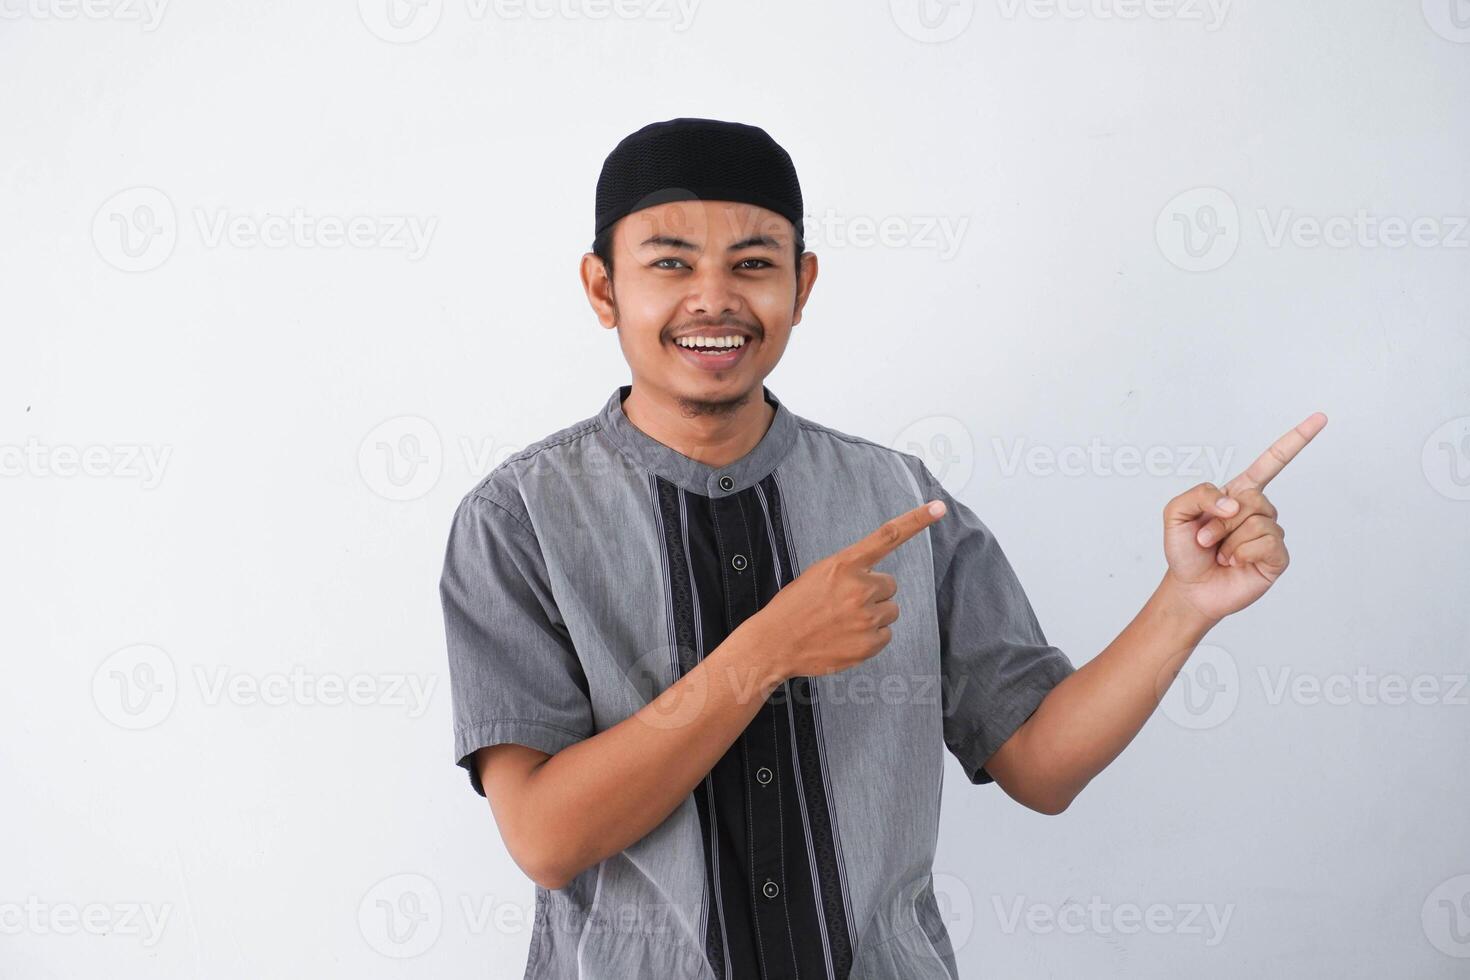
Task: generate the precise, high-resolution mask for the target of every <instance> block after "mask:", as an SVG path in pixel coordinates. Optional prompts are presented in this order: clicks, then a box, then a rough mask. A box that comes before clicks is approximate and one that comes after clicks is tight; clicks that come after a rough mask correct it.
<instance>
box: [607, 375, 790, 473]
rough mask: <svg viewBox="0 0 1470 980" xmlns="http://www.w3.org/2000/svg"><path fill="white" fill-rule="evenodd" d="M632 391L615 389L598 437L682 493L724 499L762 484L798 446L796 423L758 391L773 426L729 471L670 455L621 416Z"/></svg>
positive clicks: (773, 398) (768, 392)
mask: <svg viewBox="0 0 1470 980" xmlns="http://www.w3.org/2000/svg"><path fill="white" fill-rule="evenodd" d="M632 390H633V386H632V385H619V386H618V388H617V390H615V391H614V392H613V393H612V397H610V398H609V399H608V400H607V404H606V405H605V406H603V409H602V411H601V412H600V413H599V418H600V419H601V421H602V431H603V432H605V433H606V434H607V436H608V438H609V439H611V440H612V442H613V443H614V444H615V445H616V446H617V448H618V449H619V450H621V451H622V453H623V454H624V455H626V456H627V457H628V458H629V459H631V460H632V461H633V462H634V463H636V464H637V465H639V466H641V467H642V468H643V469H645V470H648V471H650V472H652V473H655V474H657V475H658V476H661V477H663V478H664V479H665V480H668V481H670V482H671V483H675V484H677V485H679V486H681V487H683V488H684V489H685V490H689V491H691V492H693V493H698V494H703V495H705V496H707V497H728V496H730V495H731V494H735V493H739V492H740V491H742V490H744V489H746V488H747V487H750V486H753V485H754V484H756V483H759V482H760V481H761V480H763V479H765V478H766V476H768V475H769V474H770V472H771V471H772V470H774V469H775V468H776V467H777V466H778V465H780V463H781V461H782V460H783V459H785V458H786V454H787V453H788V452H790V451H791V447H792V446H793V445H794V444H795V442H796V431H797V424H796V417H795V416H794V415H792V414H791V411H790V410H789V409H788V408H787V407H786V406H785V405H784V404H782V403H781V400H780V399H778V398H777V397H776V396H775V395H774V394H772V393H771V389H769V388H767V387H766V386H765V385H761V394H762V395H763V396H764V397H765V400H766V401H767V402H769V403H770V404H771V405H772V406H774V407H775V409H776V415H775V417H774V418H773V419H772V420H771V426H770V428H768V429H767V430H766V433H765V435H763V436H762V437H761V441H760V442H758V443H756V444H755V447H754V448H753V449H751V450H750V452H748V453H746V454H745V455H744V456H742V457H740V458H739V459H737V460H735V461H734V462H732V463H730V464H729V465H728V466H721V467H714V466H708V465H706V464H704V463H701V462H700V461H699V460H696V459H691V458H690V457H688V456H685V455H684V454H683V453H680V452H678V451H676V450H674V449H670V448H669V447H668V446H665V445H664V444H663V443H661V442H659V441H658V440H657V439H655V438H653V437H652V436H650V435H649V434H648V433H646V432H644V431H643V430H642V429H640V428H638V427H637V426H636V425H634V424H633V423H632V422H631V421H629V419H628V416H627V415H625V414H623V399H624V398H626V397H628V393H629V392H631V391H632Z"/></svg>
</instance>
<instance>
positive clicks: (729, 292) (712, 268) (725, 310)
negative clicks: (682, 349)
mask: <svg viewBox="0 0 1470 980" xmlns="http://www.w3.org/2000/svg"><path fill="white" fill-rule="evenodd" d="M743 306H744V302H743V300H742V299H741V297H740V290H739V284H738V283H737V282H736V280H735V275H734V273H732V272H731V271H730V270H729V269H726V268H724V267H723V266H722V265H721V264H720V263H718V262H711V261H708V260H706V261H703V262H700V263H699V264H698V267H697V268H696V269H695V270H694V275H693V276H691V277H690V279H689V294H688V295H687V296H686V297H685V299H684V308H685V310H686V311H687V312H688V313H689V314H690V315H691V316H725V315H727V314H729V315H735V314H739V313H740V311H741V309H742V308H743Z"/></svg>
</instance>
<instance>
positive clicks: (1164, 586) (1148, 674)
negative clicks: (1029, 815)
mask: <svg viewBox="0 0 1470 980" xmlns="http://www.w3.org/2000/svg"><path fill="white" fill-rule="evenodd" d="M1213 625H1214V622H1213V621H1211V620H1208V619H1206V618H1205V617H1203V616H1201V615H1200V614H1199V613H1198V612H1197V611H1196V610H1195V609H1194V608H1193V607H1192V606H1190V605H1189V604H1188V603H1187V602H1184V601H1183V600H1182V599H1181V598H1180V597H1179V596H1178V595H1177V593H1176V592H1175V590H1174V588H1173V586H1172V584H1171V580H1170V578H1169V576H1168V575H1167V574H1166V575H1165V576H1164V579H1163V580H1162V581H1161V582H1160V584H1159V586H1158V587H1157V588H1156V589H1155V590H1154V592H1153V594H1152V595H1151V596H1150V597H1149V599H1148V601H1147V602H1146V603H1144V606H1143V608H1142V609H1141V610H1139V612H1138V615H1136V616H1134V617H1133V620H1132V622H1130V623H1129V624H1128V625H1127V626H1126V627H1125V628H1124V629H1123V631H1122V632H1121V633H1119V634H1118V637H1117V638H1116V639H1115V640H1113V642H1112V643H1110V644H1108V646H1107V648H1106V649H1104V650H1103V651H1102V652H1101V653H1100V654H1098V655H1097V656H1096V657H1095V658H1093V659H1092V660H1090V661H1088V662H1087V663H1086V664H1084V665H1083V666H1082V667H1080V668H1079V669H1078V670H1076V671H1075V672H1074V673H1072V674H1071V675H1069V676H1068V677H1067V678H1066V679H1065V680H1063V681H1062V682H1061V683H1060V684H1058V685H1057V686H1056V687H1055V688H1053V689H1052V690H1051V692H1050V693H1048V694H1047V696H1046V697H1045V698H1044V699H1043V700H1042V702H1041V704H1040V706H1039V707H1038V708H1037V709H1036V711H1035V712H1034V713H1033V714H1032V715H1031V717H1030V718H1029V719H1028V720H1027V721H1026V723H1025V724H1024V725H1022V726H1021V728H1020V729H1018V730H1017V732H1016V734H1015V736H1013V740H1014V741H1015V743H1016V745H1015V747H1014V751H1010V752H1006V749H1009V748H1011V746H1010V743H1009V742H1008V743H1007V746H1006V747H1005V748H1003V749H1002V752H1006V755H1007V758H1006V759H1005V760H1002V761H1001V765H999V767H998V768H999V769H1000V770H1001V771H999V772H997V771H996V769H994V768H993V769H992V770H991V773H992V775H994V776H995V778H996V781H997V782H999V783H1001V786H1002V788H1003V789H1004V790H1005V791H1006V792H1007V793H1008V794H1009V795H1011V796H1012V797H1014V798H1016V799H1018V800H1020V801H1022V802H1024V803H1026V804H1027V805H1029V806H1034V808H1036V809H1039V810H1042V811H1043V812H1048V813H1059V812H1061V810H1063V809H1065V808H1066V807H1067V805H1068V804H1070V803H1071V801H1072V800H1073V799H1074V798H1075V797H1076V796H1077V794H1078V793H1080V792H1081V791H1082V789H1083V787H1085V786H1086V785H1087V784H1088V782H1090V781H1091V780H1092V778H1093V777H1094V776H1096V775H1097V774H1098V773H1099V772H1101V771H1102V770H1103V769H1105V768H1106V767H1107V766H1108V764H1109V763H1111V762H1112V761H1113V760H1114V759H1115V758H1117V757H1118V755H1119V754H1120V753H1121V752H1122V751H1123V749H1124V748H1126V747H1127V745H1128V743H1129V742H1131V741H1132V740H1133V737H1134V736H1135V735H1137V734H1138V732H1139V730H1140V729H1141V728H1142V727H1143V724H1144V722H1146V721H1147V720H1148V718H1149V716H1150V715H1151V714H1153V712H1154V709H1155V708H1157V707H1158V704H1159V701H1160V700H1161V699H1162V697H1163V695H1164V692H1165V691H1166V690H1167V689H1168V687H1169V685H1170V683H1172V682H1173V679H1174V677H1175V675H1177V674H1178V673H1179V670H1180V668H1182V667H1183V666H1184V663H1185V661H1186V660H1188V658H1189V655H1190V654H1191V653H1192V652H1193V651H1194V649H1195V647H1196V646H1197V645H1198V644H1199V642H1200V640H1201V639H1203V638H1204V636H1205V634H1206V633H1208V632H1209V630H1210V628H1211V627H1212V626H1213ZM1000 755H1001V753H1000V752H998V753H997V756H1000Z"/></svg>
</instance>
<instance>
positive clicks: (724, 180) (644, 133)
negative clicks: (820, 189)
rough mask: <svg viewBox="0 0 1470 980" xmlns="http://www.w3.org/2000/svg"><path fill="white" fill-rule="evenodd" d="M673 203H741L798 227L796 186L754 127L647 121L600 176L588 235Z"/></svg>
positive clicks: (781, 153) (779, 153) (789, 169)
mask: <svg viewBox="0 0 1470 980" xmlns="http://www.w3.org/2000/svg"><path fill="white" fill-rule="evenodd" d="M670 201H739V202H741V203H742V204H754V205H756V206H757V207H762V208H766V209H767V210H769V211H774V212H776V213H777V214H779V215H781V216H782V217H784V218H786V219H787V220H789V221H790V222H791V223H792V224H793V225H794V226H795V227H796V234H797V235H798V236H799V237H804V236H805V231H804V230H803V228H802V221H801V216H802V207H801V184H799V183H798V182H797V180H796V167H795V166H793V165H792V163H791V157H790V156H789V155H788V154H787V153H786V151H785V150H783V149H781V146H780V144H778V143H777V142H776V141H775V140H773V139H771V137H770V136H769V135H768V134H767V133H766V131H765V130H764V129H761V128H760V127H759V126H747V125H745V124H744V123H734V122H722V121H720V120H718V119H684V118H681V119H669V120H666V121H664V122H656V123H649V124H648V125H647V126H644V127H643V128H642V129H640V130H638V132H636V133H633V134H631V135H629V136H626V137H624V138H623V140H622V142H620V143H618V145H617V146H616V147H614V148H613V151H612V152H611V153H609V154H608V155H607V159H606V160H604V161H603V163H602V174H601V176H599V177H598V178H597V215H596V218H597V222H596V228H595V230H594V232H593V237H594V238H595V237H596V236H597V235H600V234H602V232H603V231H604V230H605V229H607V228H609V227H610V226H611V225H612V224H613V222H615V221H617V220H618V219H619V218H621V217H623V216H624V215H628V214H632V213H633V212H634V211H641V210H643V209H644V208H651V207H654V206H656V205H659V204H667V203H669V202H670Z"/></svg>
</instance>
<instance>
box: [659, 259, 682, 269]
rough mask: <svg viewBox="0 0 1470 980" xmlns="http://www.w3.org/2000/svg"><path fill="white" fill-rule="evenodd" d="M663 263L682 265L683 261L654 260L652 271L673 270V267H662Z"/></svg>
mask: <svg viewBox="0 0 1470 980" xmlns="http://www.w3.org/2000/svg"><path fill="white" fill-rule="evenodd" d="M665 262H674V263H677V264H678V265H684V260H683V259H675V258H666V259H655V260H654V262H653V265H652V266H651V267H652V268H654V269H672V268H674V266H668V265H664V263H665ZM686 268H687V266H686Z"/></svg>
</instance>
